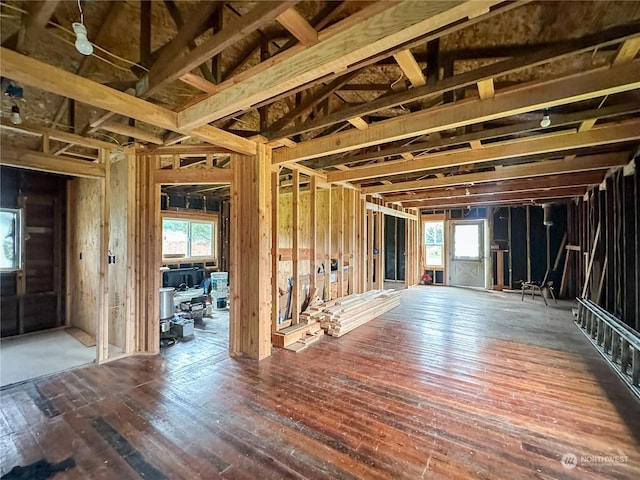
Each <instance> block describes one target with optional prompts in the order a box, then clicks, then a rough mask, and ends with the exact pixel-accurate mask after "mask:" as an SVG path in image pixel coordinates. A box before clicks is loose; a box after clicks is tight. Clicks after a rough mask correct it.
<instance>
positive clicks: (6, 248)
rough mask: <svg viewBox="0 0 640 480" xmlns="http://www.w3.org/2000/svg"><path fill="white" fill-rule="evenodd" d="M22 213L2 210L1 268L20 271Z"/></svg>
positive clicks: (0, 231)
mask: <svg viewBox="0 0 640 480" xmlns="http://www.w3.org/2000/svg"><path fill="white" fill-rule="evenodd" d="M20 233H21V231H20V212H19V211H18V210H0V241H1V242H2V245H0V268H2V269H5V270H18V269H20V268H21V265H20V260H21V259H20V242H21V240H20Z"/></svg>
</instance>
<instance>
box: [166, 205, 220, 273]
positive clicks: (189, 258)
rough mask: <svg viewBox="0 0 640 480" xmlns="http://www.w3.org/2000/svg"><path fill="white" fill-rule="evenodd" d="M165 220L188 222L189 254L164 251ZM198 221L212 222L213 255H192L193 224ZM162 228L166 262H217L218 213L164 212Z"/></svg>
mask: <svg viewBox="0 0 640 480" xmlns="http://www.w3.org/2000/svg"><path fill="white" fill-rule="evenodd" d="M165 220H175V221H180V222H187V223H188V229H187V254H186V255H184V256H181V255H180V254H165V252H164V221H165ZM197 223H208V224H211V227H212V235H211V255H197V256H194V255H191V243H192V234H191V231H192V228H193V224H197ZM160 228H161V230H162V261H163V262H165V263H176V262H180V263H182V262H187V263H188V262H202V261H212V260H213V261H214V262H217V259H218V234H219V231H218V215H217V214H207V215H198V214H188V213H181V212H162V215H161V225H160Z"/></svg>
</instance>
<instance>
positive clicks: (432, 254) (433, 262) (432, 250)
mask: <svg viewBox="0 0 640 480" xmlns="http://www.w3.org/2000/svg"><path fill="white" fill-rule="evenodd" d="M442 260H443V258H442V245H427V265H428V266H430V267H441V266H442Z"/></svg>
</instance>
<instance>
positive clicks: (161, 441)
mask: <svg viewBox="0 0 640 480" xmlns="http://www.w3.org/2000/svg"><path fill="white" fill-rule="evenodd" d="M402 295H403V297H402V304H401V306H400V307H398V308H396V309H394V310H392V311H391V312H389V313H387V314H385V315H383V316H382V317H381V318H378V319H376V320H373V321H371V322H369V323H367V324H366V325H363V326H362V327H360V328H358V329H356V330H354V331H352V332H350V333H348V334H347V335H345V336H344V337H341V338H330V337H325V338H323V339H322V340H321V341H320V342H317V343H315V344H313V345H311V346H310V347H309V348H308V349H307V350H305V351H303V352H301V353H298V354H296V353H293V352H289V351H285V350H276V351H274V353H273V355H272V356H271V357H270V358H268V359H266V360H264V361H262V362H260V363H257V362H255V361H252V360H247V359H232V358H229V357H227V356H226V354H225V352H226V345H225V341H224V339H225V338H226V335H227V332H226V331H225V330H224V326H223V325H220V326H219V327H218V326H216V325H215V324H213V323H212V324H211V327H212V330H214V331H215V333H211V334H210V337H211V339H210V340H209V342H207V345H208V347H207V348H208V349H209V350H210V351H208V352H201V351H198V352H195V350H199V349H195V350H194V351H193V352H192V353H188V352H187V349H186V348H181V347H187V346H188V344H184V345H182V344H178V345H176V346H174V347H171V349H169V350H167V351H166V352H164V353H163V354H162V355H159V356H140V357H133V358H128V359H124V360H121V361H116V362H113V363H110V364H108V365H105V366H100V367H99V366H95V365H92V366H89V367H85V368H80V369H76V370H72V371H70V372H66V373H63V374H60V375H56V376H53V377H50V378H47V379H45V380H42V381H35V382H29V383H27V384H24V385H20V386H17V387H15V388H13V389H8V390H5V391H3V392H1V393H2V402H1V407H0V412H1V413H2V415H0V427H1V430H0V432H1V436H0V452H2V469H1V471H0V473H2V474H4V473H5V472H7V471H8V470H10V469H11V468H12V467H13V466H15V465H23V466H24V465H28V464H31V463H32V462H35V461H37V460H39V459H42V458H46V459H47V460H48V461H51V462H59V461H61V460H63V459H66V458H68V457H71V458H72V459H73V461H74V462H75V467H73V468H71V469H69V470H68V471H66V472H65V473H63V474H58V475H57V476H56V477H55V478H56V479H59V478H70V479H92V478H95V479H98V478H100V479H135V478H146V479H165V478H166V479H168V478H172V479H173V478H184V479H194V478H203V479H216V478H229V479H232V478H233V479H256V478H260V479H261V480H266V479H276V478H278V479H279V478H308V479H324V478H340V479H352V478H363V479H382V478H388V479H401V478H406V479H417V478H430V479H431V478H433V479H445V478H446V479H464V478H482V479H491V480H493V479H508V480H515V479H523V478H526V479H529V478H531V479H533V478H544V479H593V480H596V479H598V480H600V479H604V478H617V479H625V478H628V479H637V478H640V477H639V474H640V443H639V439H640V404H639V402H637V401H636V399H635V398H634V397H633V396H632V395H631V394H630V393H629V392H628V391H627V390H626V387H625V386H624V385H623V384H622V383H621V382H620V381H619V380H617V377H615V375H614V374H612V372H611V371H610V369H609V367H608V366H607V365H606V363H605V362H604V361H603V360H601V358H600V357H599V355H598V353H597V352H596V351H595V349H594V348H593V347H592V346H591V344H590V343H589V342H588V341H587V339H586V338H585V337H584V336H583V335H582V333H581V332H580V331H579V330H578V328H577V327H576V326H575V325H574V323H573V320H572V317H571V314H570V311H569V307H570V306H571V303H570V302H561V303H560V305H559V306H555V305H553V306H550V307H545V306H544V304H543V302H542V300H541V299H540V298H536V299H535V300H531V298H526V299H525V301H524V302H521V300H520V296H519V295H514V294H507V293H497V292H495V293H494V292H485V291H477V290H468V289H457V288H450V287H415V288H412V289H409V290H405V291H403V293H402ZM196 333H197V332H196ZM218 336H219V340H220V341H219V342H217V341H213V340H214V339H216V338H217V337H218ZM196 337H197V338H198V335H196ZM200 338H205V337H204V335H200ZM207 338H209V337H207ZM196 341H197V340H196ZM202 342H203V345H204V344H205V341H204V340H202ZM571 455H575V457H572V456H571ZM563 457H564V458H565V463H564V466H563V463H561V460H562V459H563Z"/></svg>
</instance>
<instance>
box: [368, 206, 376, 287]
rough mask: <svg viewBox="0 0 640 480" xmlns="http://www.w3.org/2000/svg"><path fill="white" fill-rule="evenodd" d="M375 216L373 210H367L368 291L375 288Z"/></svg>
mask: <svg viewBox="0 0 640 480" xmlns="http://www.w3.org/2000/svg"><path fill="white" fill-rule="evenodd" d="M374 221H375V220H374V216H373V210H367V243H368V245H367V291H369V290H373V288H374V285H373V261H374V254H373V249H374V245H375V239H374V235H375V232H374Z"/></svg>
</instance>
